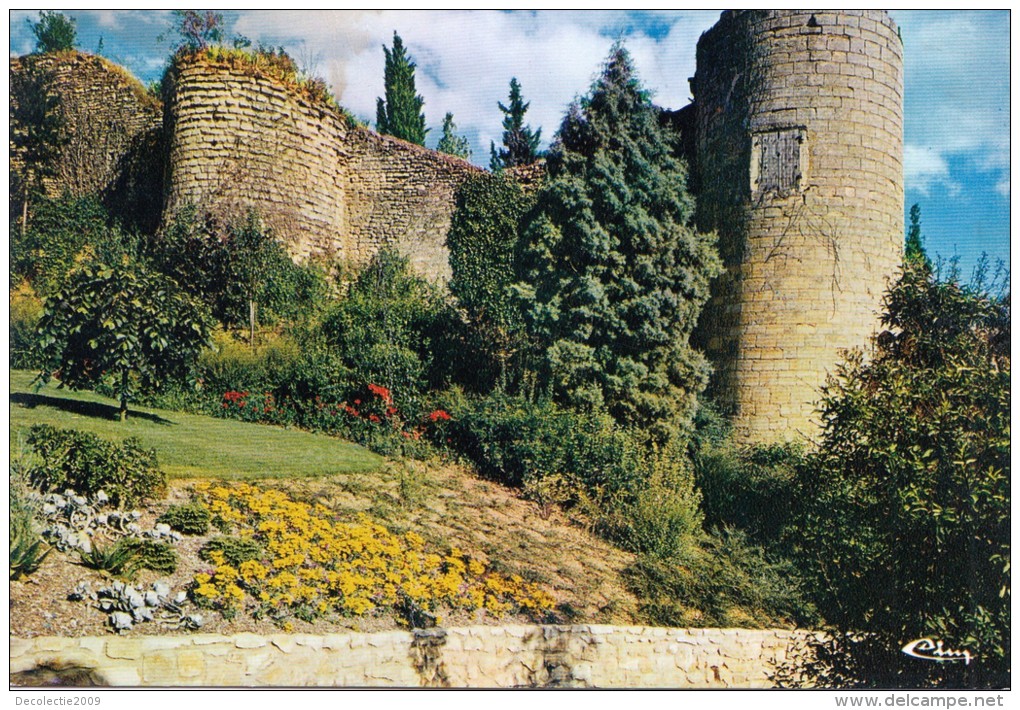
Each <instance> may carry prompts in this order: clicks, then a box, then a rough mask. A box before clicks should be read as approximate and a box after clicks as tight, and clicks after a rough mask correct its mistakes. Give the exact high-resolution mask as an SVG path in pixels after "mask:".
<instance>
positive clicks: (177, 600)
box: [174, 592, 188, 604]
mask: <svg viewBox="0 0 1020 710" xmlns="http://www.w3.org/2000/svg"><path fill="white" fill-rule="evenodd" d="M186 601H188V593H187V592H177V596H175V597H174V604H183V603H184V602H186Z"/></svg>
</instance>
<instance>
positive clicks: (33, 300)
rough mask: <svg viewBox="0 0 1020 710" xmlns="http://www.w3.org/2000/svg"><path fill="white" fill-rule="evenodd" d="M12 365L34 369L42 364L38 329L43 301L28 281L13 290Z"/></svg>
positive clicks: (11, 299)
mask: <svg viewBox="0 0 1020 710" xmlns="http://www.w3.org/2000/svg"><path fill="white" fill-rule="evenodd" d="M10 303H11V319H10V323H11V325H10V334H11V342H10V358H11V361H10V364H11V367H16V368H22V369H33V368H36V367H39V366H40V364H41V362H40V358H39V355H38V354H37V348H38V338H37V337H36V328H37V326H38V324H39V318H41V317H42V314H43V305H42V300H40V298H39V297H38V296H37V295H36V293H35V289H33V288H32V286H31V285H30V284H29V283H28V282H27V281H22V282H21V284H19V285H18V287H17V288H15V289H12V290H11V295H10Z"/></svg>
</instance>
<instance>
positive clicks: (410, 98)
mask: <svg viewBox="0 0 1020 710" xmlns="http://www.w3.org/2000/svg"><path fill="white" fill-rule="evenodd" d="M383 52H385V53H386V68H385V73H384V79H385V84H386V99H385V100H383V99H382V98H380V99H377V100H376V120H375V122H376V129H377V130H378V131H379V132H380V133H388V134H389V135H391V136H396V137H397V138H402V139H403V140H405V141H407V142H409V143H417V144H418V145H425V134H426V133H427V132H428V129H427V128H425V114H424V113H422V106H424V105H425V99H423V98H422V97H421V96H420V95H419V94H418V93H417V90H416V89H415V88H414V68H415V64H414V62H412V61H411V60H410V58H409V57H408V56H407V52H406V50H405V49H404V42H403V40H401V39H400V35H398V34H397V33H396V32H394V33H393V49H392V50H390V49H388V48H387V47H386V46H383Z"/></svg>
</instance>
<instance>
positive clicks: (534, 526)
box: [10, 461, 637, 638]
mask: <svg viewBox="0 0 1020 710" xmlns="http://www.w3.org/2000/svg"><path fill="white" fill-rule="evenodd" d="M194 483H195V481H194V480H181V481H174V482H172V483H171V485H170V490H169V493H168V495H167V496H166V498H164V499H163V500H160V501H157V502H154V503H151V504H150V505H149V506H148V507H145V508H141V509H140V510H141V511H142V520H140V521H139V522H140V523H141V524H142V528H143V529H149V528H151V526H152V525H153V524H154V522H155V520H156V518H158V517H159V516H160V515H161V514H162V513H163V511H165V510H166V508H167V507H168V506H169V505H170V504H171V503H181V502H184V501H186V500H187V499H188V498H189V490H190V488H191V486H193V484H194ZM264 485H265V486H266V487H276V488H281V489H284V490H286V491H288V492H289V493H290V495H291V496H292V497H293V498H295V499H297V500H304V501H319V502H321V503H323V504H324V505H326V506H328V507H330V508H332V509H334V510H335V511H337V512H338V513H340V514H343V515H347V514H352V515H353V514H354V513H355V512H360V511H364V512H367V513H368V514H369V515H371V516H372V517H373V518H375V519H377V520H378V521H379V522H380V523H381V524H383V525H385V526H387V527H388V528H389V529H390V530H392V531H394V532H403V531H406V530H414V531H416V532H418V533H419V534H421V535H422V536H423V537H424V538H425V539H426V540H427V541H428V543H430V544H431V545H432V546H434V547H435V548H436V549H437V550H438V551H446V550H448V549H449V548H451V547H458V548H460V549H461V550H462V551H463V552H464V553H466V554H468V555H470V556H471V557H473V558H477V559H480V560H482V561H484V562H486V563H488V564H489V565H490V566H491V567H492V568H493V569H495V570H498V571H501V572H504V573H506V574H519V575H521V576H522V577H524V578H525V579H528V580H531V581H534V582H537V583H539V584H542V585H543V586H544V587H545V588H546V589H547V590H548V591H549V592H550V593H551V594H552V595H553V597H554V598H555V599H556V602H557V605H556V610H555V613H554V614H552V615H551V616H550V617H548V618H546V619H533V618H529V617H524V616H517V617H514V616H503V617H493V616H492V615H490V614H486V613H485V612H484V611H479V612H474V613H467V612H453V613H451V612H450V611H449V610H440V611H439V613H440V616H441V625H443V626H451V627H452V626H465V625H475V624H491V625H496V624H513V623H534V622H536V621H546V622H553V623H601V624H630V623H637V618H636V617H637V611H636V610H637V602H636V600H635V598H634V596H633V595H632V594H631V593H630V592H629V591H628V590H627V589H626V587H625V586H624V583H623V581H622V578H621V572H622V570H623V569H624V568H625V567H626V566H627V565H629V564H630V563H631V562H633V556H632V555H630V554H628V553H625V552H622V551H620V550H618V549H616V548H614V547H612V546H611V545H608V544H607V543H605V542H603V541H602V540H599V539H598V538H596V537H594V536H593V535H591V534H590V533H588V532H587V531H586V530H585V529H584V528H583V526H582V525H580V524H579V523H578V521H576V520H571V519H569V518H568V517H567V516H566V515H565V514H564V513H563V512H562V511H560V510H559V509H555V508H554V509H549V508H548V507H541V506H539V505H537V504H535V503H532V502H529V501H525V500H522V499H521V498H520V497H518V495H517V493H516V492H515V491H513V490H511V489H508V488H505V487H503V486H500V485H497V484H495V483H491V482H489V481H484V480H479V479H477V478H475V477H473V476H472V474H470V473H469V472H467V471H465V470H464V469H462V468H460V467H458V466H454V465H437V464H423V463H420V462H414V461H407V462H393V463H391V464H389V465H388V466H387V468H386V469H385V470H384V471H382V472H380V473H372V474H356V475H347V476H342V477H334V478H329V479H309V480H299V481H290V482H282V481H275V480H274V481H271V482H269V481H267V482H266V483H265V484H264ZM210 534H212V533H210ZM207 539H208V537H197V536H189V535H185V536H183V539H182V540H181V541H180V542H179V543H177V544H176V545H175V548H176V549H177V551H178V554H179V555H180V564H179V565H178V568H177V572H175V573H174V574H173V575H169V576H168V575H165V574H160V573H157V572H152V571H150V570H142V571H141V572H139V573H138V574H137V575H136V576H135V578H134V579H133V580H132V583H133V584H134V585H135V586H136V587H137V588H140V589H143V590H144V589H148V588H151V584H152V583H153V582H157V581H164V582H167V583H169V584H170V586H171V588H172V590H173V593H176V592H177V591H180V590H183V589H184V588H185V587H186V585H187V584H188V583H189V582H190V581H191V579H192V577H193V575H194V573H195V572H196V571H197V570H200V569H205V568H207V567H208V563H206V562H203V561H201V560H200V559H199V557H198V550H199V549H200V548H201V547H202V545H203V544H204V543H205V542H206V540H207ZM82 581H86V582H88V583H89V584H90V587H91V589H92V590H93V591H95V590H97V589H99V588H101V587H103V586H106V585H108V584H109V582H110V579H109V578H108V577H106V576H104V574H103V573H100V572H97V571H95V570H91V569H88V568H86V567H84V566H82V565H81V564H79V563H78V562H77V555H67V554H63V553H60V552H58V551H56V550H54V551H53V552H52V553H51V554H50V555H49V557H47V559H46V560H45V562H44V563H43V565H42V566H41V567H40V568H39V570H37V571H36V572H35V573H34V574H32V575H31V576H29V577H28V578H26V579H23V580H19V581H12V582H11V583H10V634H11V635H12V636H16V637H22V638H27V637H34V636H98V635H105V634H109V633H112V631H111V630H110V628H109V626H108V625H107V623H106V618H107V615H106V614H105V613H103V612H102V611H100V610H99V609H98V608H97V607H96V604H95V602H92V601H69V600H68V594H69V593H70V592H71V590H73V589H74V587H75V586H76V585H77V584H78V583H79V582H82ZM186 611H187V612H189V613H190V612H193V611H199V612H200V613H202V614H203V617H204V619H205V624H204V625H203V627H202V628H201V630H200V633H219V634H235V633H240V632H253V633H259V634H274V633H282V631H281V629H280V628H279V627H278V626H276V625H274V624H273V623H272V622H271V621H269V620H265V619H263V620H255V619H252V618H251V617H250V616H249V615H247V614H238V615H237V616H236V617H234V618H233V619H231V620H229V621H228V620H226V619H223V618H222V617H220V615H219V614H218V613H215V612H210V611H207V610H198V609H196V608H195V607H194V606H193V605H191V604H190V602H189V604H188V605H187V609H186ZM293 624H294V629H293V631H294V633H310V634H326V633H337V632H344V631H358V632H369V631H382V630H388V629H395V628H403V627H402V626H401V625H400V624H399V623H398V620H397V618H396V617H394V616H393V615H381V616H365V617H358V618H349V617H347V618H345V617H336V618H332V619H322V620H318V621H316V623H307V622H304V621H300V620H297V619H294V620H293ZM128 633H129V634H130V635H138V634H171V633H172V634H180V633H187V632H184V631H177V630H172V629H170V628H168V627H167V626H165V625H160V624H158V623H153V622H149V623H140V624H136V625H135V627H134V628H133V629H132V630H131V631H130V632H128Z"/></svg>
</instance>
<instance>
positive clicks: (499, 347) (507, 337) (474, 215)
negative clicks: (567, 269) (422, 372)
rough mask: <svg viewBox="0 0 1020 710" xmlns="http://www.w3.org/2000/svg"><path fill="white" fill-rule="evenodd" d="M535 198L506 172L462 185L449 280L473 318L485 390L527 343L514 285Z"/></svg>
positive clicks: (472, 338) (477, 366)
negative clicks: (524, 224) (517, 259)
mask: <svg viewBox="0 0 1020 710" xmlns="http://www.w3.org/2000/svg"><path fill="white" fill-rule="evenodd" d="M533 203H534V196H533V195H532V194H529V193H527V192H525V191H524V189H523V188H522V187H521V185H520V184H519V183H518V182H517V181H515V180H513V179H512V178H511V177H509V176H508V175H504V174H497V175H481V176H477V177H471V178H468V179H467V180H465V181H464V183H462V184H461V186H460V188H459V189H458V191H457V203H456V211H455V212H454V213H453V218H452V221H451V224H450V231H449V232H448V233H447V237H446V244H447V247H448V248H449V250H450V267H451V269H452V271H453V277H452V278H451V279H450V284H449V286H450V292H451V293H452V294H453V295H454V296H456V298H457V302H458V305H459V306H460V307H461V308H463V309H464V310H465V312H466V314H467V318H468V321H469V322H470V324H471V328H470V330H469V331H468V333H469V334H468V347H469V348H470V351H471V353H472V354H473V355H474V357H475V360H474V362H473V363H472V366H471V368H470V371H471V372H473V373H474V378H475V386H476V387H477V388H478V389H480V390H482V391H486V390H488V389H491V387H492V385H493V384H495V382H497V381H500V382H502V381H505V379H506V375H507V371H508V368H509V367H510V363H511V361H512V360H514V358H515V357H516V356H518V354H521V353H522V352H523V350H524V347H525V344H526V337H527V336H526V333H525V330H524V316H523V313H522V311H521V306H520V303H519V302H518V301H517V299H516V298H515V296H514V294H513V291H512V289H511V287H512V285H513V283H514V281H515V256H516V252H517V248H518V243H519V241H520V229H521V221H522V219H523V217H524V215H525V214H526V213H527V211H528V210H529V209H530V208H531V206H532V205H533ZM494 369H495V370H496V371H495V372H493V370H494Z"/></svg>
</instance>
